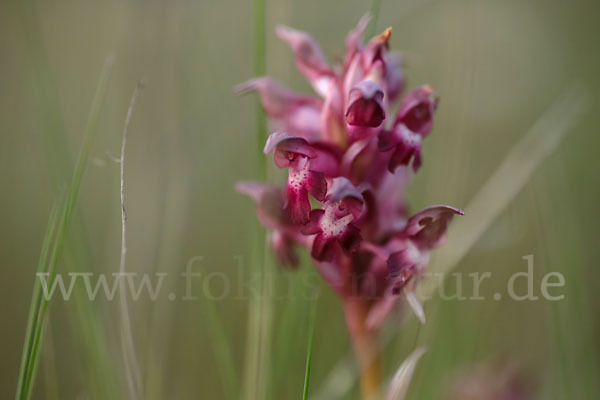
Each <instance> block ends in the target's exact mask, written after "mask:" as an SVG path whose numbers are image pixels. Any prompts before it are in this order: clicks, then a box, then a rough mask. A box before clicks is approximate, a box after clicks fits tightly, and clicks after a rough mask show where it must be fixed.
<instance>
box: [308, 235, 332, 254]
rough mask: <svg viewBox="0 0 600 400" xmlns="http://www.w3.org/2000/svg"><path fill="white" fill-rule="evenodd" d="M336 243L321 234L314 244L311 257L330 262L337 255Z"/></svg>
mask: <svg viewBox="0 0 600 400" xmlns="http://www.w3.org/2000/svg"><path fill="white" fill-rule="evenodd" d="M334 244H335V241H334V240H332V239H331V238H327V237H325V235H323V234H322V233H319V234H318V235H317V236H316V237H315V240H314V242H313V245H312V249H311V252H310V255H311V256H312V257H313V258H314V259H315V260H318V261H330V260H332V259H333V256H334V254H335V247H334Z"/></svg>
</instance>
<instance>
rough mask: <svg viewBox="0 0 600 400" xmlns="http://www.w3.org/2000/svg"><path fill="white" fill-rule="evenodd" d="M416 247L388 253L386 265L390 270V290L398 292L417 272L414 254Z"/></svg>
mask: <svg viewBox="0 0 600 400" xmlns="http://www.w3.org/2000/svg"><path fill="white" fill-rule="evenodd" d="M415 251H417V250H416V249H412V248H409V247H407V248H405V249H403V250H400V251H397V252H395V253H392V254H390V256H389V257H388V260H387V266H388V269H389V271H390V280H391V285H392V292H393V293H394V294H399V293H400V291H401V290H402V288H404V286H406V284H408V282H409V281H410V280H411V279H412V278H413V276H414V275H415V273H416V272H417V267H416V264H415V262H416V260H415V255H414V254H413V253H414V252H415Z"/></svg>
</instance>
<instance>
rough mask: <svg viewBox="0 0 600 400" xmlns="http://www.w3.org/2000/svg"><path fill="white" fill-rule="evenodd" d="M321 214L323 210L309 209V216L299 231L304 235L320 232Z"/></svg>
mask: <svg viewBox="0 0 600 400" xmlns="http://www.w3.org/2000/svg"><path fill="white" fill-rule="evenodd" d="M323 214H325V210H320V209H317V210H311V212H310V218H309V220H308V222H307V223H306V225H304V226H303V227H302V230H301V232H302V233H303V234H305V235H314V234H315V233H319V232H321V227H320V226H319V222H320V221H321V217H322V216H323Z"/></svg>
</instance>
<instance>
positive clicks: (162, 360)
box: [0, 0, 600, 399]
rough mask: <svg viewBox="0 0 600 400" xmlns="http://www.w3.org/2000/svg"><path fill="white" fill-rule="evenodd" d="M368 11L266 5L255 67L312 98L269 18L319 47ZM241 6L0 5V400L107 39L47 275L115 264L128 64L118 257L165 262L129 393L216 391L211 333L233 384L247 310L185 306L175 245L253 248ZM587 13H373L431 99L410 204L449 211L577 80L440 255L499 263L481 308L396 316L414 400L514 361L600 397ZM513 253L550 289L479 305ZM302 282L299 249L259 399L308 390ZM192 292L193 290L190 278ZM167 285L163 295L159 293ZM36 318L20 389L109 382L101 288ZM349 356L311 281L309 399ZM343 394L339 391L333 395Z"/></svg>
mask: <svg viewBox="0 0 600 400" xmlns="http://www.w3.org/2000/svg"><path fill="white" fill-rule="evenodd" d="M368 8H369V3H368V2H367V1H359V0H353V1H344V2H323V1H319V0H303V1H301V2H300V1H291V0H280V1H269V0H267V71H268V74H269V75H271V76H274V77H275V78H277V79H279V80H280V81H282V82H284V83H286V84H287V85H289V86H291V87H293V88H295V89H298V90H300V91H309V87H308V85H307V84H306V83H304V81H303V79H302V77H301V76H300V74H299V73H298V72H297V71H296V70H295V67H294V65H293V59H292V56H291V53H290V51H289V49H288V48H287V47H286V46H285V44H283V43H281V42H280V41H279V40H277V38H276V37H275V35H274V33H273V31H274V29H273V28H274V26H275V25H276V24H278V23H283V24H287V25H291V26H293V27H296V28H299V29H302V30H306V31H309V32H310V33H311V34H313V35H314V37H315V38H316V39H317V40H318V41H319V42H320V43H321V45H322V47H323V49H324V51H325V53H326V54H327V55H328V57H329V59H330V60H335V59H336V57H337V58H339V56H340V55H341V54H342V51H343V39H344V36H345V33H346V32H347V31H348V30H349V29H351V28H352V27H353V26H354V25H355V24H356V22H357V21H358V19H359V18H360V16H362V15H363V14H364V13H365V12H366V11H367V10H368ZM252 15H253V11H252V2H250V1H239V0H238V1H232V0H222V1H186V0H177V1H157V0H149V1H113V0H109V1H102V2H98V1H90V0H76V1H75V0H55V1H14V2H10V1H3V2H2V3H1V4H0V53H1V57H0V82H1V83H2V84H1V87H2V90H1V92H0V135H1V144H0V171H1V172H0V188H1V189H0V190H1V193H2V195H1V196H0V221H1V222H0V261H1V268H2V269H1V271H2V277H1V279H0V304H1V307H0V310H1V314H0V318H1V321H2V328H1V329H0V338H1V340H0V346H1V349H2V350H1V354H2V357H1V359H0V371H1V373H0V397H2V398H10V397H12V396H14V393H15V388H16V383H17V375H18V369H19V363H20V358H21V351H22V346H23V341H24V333H25V327H26V323H27V315H28V310H29V303H30V299H31V291H32V287H33V283H34V278H35V271H36V267H37V259H38V257H39V252H40V246H41V242H42V238H43V235H44V230H45V226H46V223H47V220H48V215H49V212H50V209H51V206H52V204H53V202H54V199H55V197H56V193H57V187H59V186H60V182H66V181H67V179H68V178H69V177H70V174H71V171H72V168H73V165H74V160H75V157H76V154H77V151H78V149H79V147H80V144H81V140H82V133H83V130H84V127H85V123H86V119H87V117H88V113H89V109H90V105H91V102H92V97H93V94H94V90H95V87H96V85H97V81H98V78H99V74H100V71H101V69H102V65H103V64H104V61H105V59H106V57H107V56H108V55H109V54H114V56H115V62H114V67H113V68H112V72H111V76H110V81H109V86H108V92H107V98H106V101H105V104H104V107H103V109H102V113H101V115H100V119H99V126H98V136H97V140H96V142H95V144H94V147H93V150H92V154H91V162H90V164H89V166H88V168H87V170H86V173H85V176H84V179H83V185H82V192H81V197H80V201H79V204H78V212H77V213H76V216H75V220H74V223H73V229H72V230H71V232H72V235H71V237H70V238H69V240H68V244H67V250H66V251H65V255H64V256H63V258H62V261H61V263H60V264H59V272H63V273H66V272H69V271H90V272H96V273H100V272H105V273H111V272H115V271H117V270H118V263H119V249H120V247H119V246H120V236H119V235H120V208H119V167H118V165H117V164H115V163H114V162H113V161H112V160H111V158H112V157H113V156H116V155H118V154H119V150H120V143H121V133H122V127H123V122H124V119H125V113H126V110H127V106H128V103H129V99H130V96H131V93H132V90H133V88H134V87H135V85H136V82H137V81H138V80H140V79H143V80H145V82H146V88H145V89H144V91H143V92H142V93H141V95H140V99H139V103H138V106H137V108H136V109H135V111H134V115H133V122H132V125H131V130H130V132H129V142H128V153H127V156H126V178H125V179H126V191H127V192H126V196H127V197H126V203H127V204H126V205H127V209H128V234H129V236H128V251H129V252H128V259H127V266H128V269H129V270H132V271H137V272H149V273H154V272H167V273H169V277H168V278H166V279H165V281H164V284H163V285H164V287H163V289H161V295H160V296H159V298H158V300H157V301H155V302H152V301H149V300H148V299H147V298H144V297H142V298H141V299H140V301H138V302H133V303H132V310H133V330H134V334H135V342H136V346H137V351H138V354H139V357H140V359H141V365H142V370H143V373H144V385H145V388H146V389H145V390H146V397H147V398H155V399H159V398H171V399H191V398H206V399H214V398H228V397H227V396H231V393H232V392H231V389H232V388H231V385H232V383H231V381H228V380H227V379H223V375H224V374H223V371H222V370H221V369H220V368H219V366H220V365H221V363H220V362H219V357H222V355H223V353H222V351H221V352H220V350H219V349H221V350H222V349H223V344H224V343H226V344H227V346H226V347H228V348H229V349H230V351H231V354H232V359H233V365H234V369H235V373H236V375H237V379H238V380H241V377H240V376H241V374H242V371H243V360H244V352H245V347H246V320H247V310H248V302H247V301H246V300H243V299H236V298H235V296H227V297H226V298H225V299H223V300H221V301H218V302H215V303H214V304H211V305H208V306H207V304H206V302H207V300H206V299H205V298H202V297H201V298H199V300H197V301H181V300H180V299H179V297H181V295H182V294H183V293H184V290H185V288H184V282H183V280H182V279H181V278H179V274H180V273H181V272H183V271H184V269H185V265H186V262H187V261H188V260H189V259H190V258H192V257H194V256H203V257H204V259H203V261H202V263H201V265H202V268H203V269H204V271H205V272H211V271H221V272H224V273H225V274H227V275H228V276H231V277H232V282H233V283H235V282H236V279H239V278H238V277H237V274H238V273H239V268H238V267H237V266H238V261H236V260H238V259H236V258H235V257H241V259H242V260H244V263H245V265H248V264H249V263H250V253H251V246H252V242H253V238H252V236H253V234H254V230H253V224H254V221H255V214H254V208H253V206H252V204H251V202H250V201H249V200H248V199H247V198H244V197H243V196H241V195H238V194H236V193H235V192H234V191H233V185H234V183H235V182H236V181H238V180H242V179H253V178H256V176H257V173H256V172H255V171H256V166H257V154H256V151H255V149H256V147H257V144H256V142H255V138H256V132H255V126H256V123H255V103H254V101H253V99H251V98H250V97H243V98H238V97H235V96H234V95H233V94H232V87H233V86H234V85H235V84H237V83H240V82H243V81H245V80H247V79H248V78H250V77H252V73H253V72H252V71H253V61H252V58H253V45H252V44H253V42H252V34H253V19H252ZM599 16H600V3H598V2H597V1H592V0H589V1H586V0H576V1H560V0H529V1H522V0H502V1H499V0H495V1H494V0H447V1H446V0H445V1H440V0H431V1H425V0H421V1H416V0H401V1H396V0H394V1H392V0H383V2H382V6H381V12H380V15H379V20H378V23H377V28H378V30H379V29H383V28H385V27H388V26H391V27H393V37H392V42H391V43H392V47H393V48H394V49H396V50H402V51H404V52H405V53H406V55H407V59H408V66H407V69H406V74H407V77H408V83H409V86H411V87H413V86H416V85H418V84H422V83H431V84H432V85H433V86H434V87H435V88H436V89H437V91H438V93H439V95H440V97H441V103H440V107H439V113H438V115H437V119H436V127H435V129H434V131H433V134H432V135H431V136H430V137H429V138H428V139H427V141H426V144H425V148H424V157H425V164H424V167H423V168H422V170H421V172H420V173H419V175H418V176H417V177H416V179H415V180H414V183H413V184H412V186H411V189H410V199H411V204H412V205H413V208H414V209H420V208H421V207H423V206H426V205H429V204H437V203H445V204H452V205H456V206H458V207H464V206H466V205H467V204H468V203H469V200H470V199H471V198H472V197H473V196H474V195H475V194H476V193H477V192H478V190H479V189H480V188H481V187H482V186H483V185H484V184H485V183H486V182H487V181H488V178H489V177H490V175H491V174H492V173H493V172H494V171H495V169H496V168H497V166H498V165H499V164H500V163H501V161H502V160H503V159H504V157H505V156H506V154H508V153H509V151H510V150H511V148H512V146H513V145H514V144H515V143H516V142H517V141H518V140H519V139H520V138H522V137H523V135H525V133H526V132H527V131H528V130H529V129H530V128H531V127H532V126H533V124H534V123H535V122H536V121H537V120H538V119H539V118H540V116H541V115H542V114H543V113H544V112H545V110H547V109H548V107H550V105H551V104H552V103H553V102H554V100H555V99H557V98H559V97H560V96H561V94H562V93H564V92H565V90H567V89H568V88H569V87H570V86H571V84H572V83H574V82H578V83H579V85H580V87H582V88H583V91H582V92H579V93H586V94H587V97H586V99H584V100H583V103H585V105H586V106H587V112H586V113H585V114H584V115H583V116H582V117H581V118H579V119H578V120H577V122H576V124H575V125H574V127H573V128H572V129H570V131H569V134H568V135H567V137H566V138H565V140H564V141H563V142H562V144H561V145H560V146H559V149H558V150H557V151H556V152H555V153H554V154H552V155H551V156H550V157H549V158H548V159H547V160H546V161H545V162H544V163H543V164H542V165H541V166H540V167H539V169H538V171H537V172H536V173H535V174H534V176H533V178H532V179H531V180H530V181H529V182H528V183H527V185H526V186H525V187H524V188H523V190H522V191H520V193H519V194H518V195H517V196H516V198H515V199H514V201H512V202H511V203H510V204H509V205H508V207H506V208H505V209H504V210H503V212H502V214H501V215H500V217H499V218H498V219H496V220H495V222H494V223H493V224H492V225H491V226H489V229H487V230H486V232H485V234H483V235H482V236H481V237H480V238H479V240H478V241H477V243H476V245H475V246H474V247H473V248H472V249H471V250H470V252H469V253H468V254H467V256H466V257H465V258H463V259H462V260H461V262H460V263H459V265H458V266H457V271H460V272H464V273H470V272H474V271H492V272H493V274H494V276H493V279H491V280H489V282H487V283H486V285H483V286H482V294H483V295H484V296H486V297H487V298H488V300H486V301H466V302H465V301H440V300H439V298H437V297H436V298H434V300H432V301H431V302H429V303H427V304H426V306H425V312H426V314H427V317H428V323H427V324H426V325H425V326H420V324H419V323H418V322H417V321H416V319H415V318H406V319H405V320H404V321H401V320H399V319H398V320H396V321H394V322H392V324H395V325H394V326H393V328H394V329H390V330H388V331H389V332H392V333H391V334H390V335H388V336H391V339H390V340H389V341H388V343H387V345H386V346H385V348H384V361H385V365H386V372H387V373H388V374H391V373H393V371H394V370H395V369H396V368H397V367H398V365H399V364H400V362H401V361H402V360H403V359H404V358H405V357H406V356H407V355H408V354H409V353H410V352H411V351H412V350H413V349H414V348H415V346H417V345H425V346H427V347H428V352H427V354H426V355H425V356H424V358H423V359H422V361H421V363H420V364H419V366H418V368H417V370H416V374H415V377H414V380H413V382H412V384H411V388H410V393H409V396H410V398H414V399H432V398H440V399H444V398H448V394H449V393H450V389H449V388H451V387H452V385H453V383H452V382H455V378H456V377H457V376H465V375H469V373H470V371H472V370H473V369H474V368H490V370H493V371H497V370H504V369H505V368H513V369H514V370H516V371H518V372H517V375H518V379H519V380H522V381H523V382H525V383H524V385H526V386H528V387H531V388H533V389H534V390H535V393H536V397H535V398H539V399H597V398H600V389H599V385H600V383H599V381H598V377H599V376H600V369H599V367H598V363H599V359H600V352H599V348H600V347H599V344H600V343H599V340H600V318H598V310H599V309H600V298H599V297H598V296H597V293H598V289H599V287H598V282H599V278H600V272H599V271H598V268H597V267H598V266H597V260H598V259H599V258H600V247H599V246H598V239H599V235H598V231H597V230H598V221H599V218H600V208H599V207H598V203H599V202H600V159H599V158H598V146H599V145H600V137H599V135H598V133H599V132H598V126H600V113H599V112H598V111H599V110H598V103H597V100H596V98H597V96H596V94H597V93H598V91H599V89H600V78H599V76H598V71H599V70H600V52H599V51H598V37H599V35H600V26H599V25H598V17H599ZM557 111H558V112H556V113H555V115H554V116H553V117H554V118H555V119H556V121H560V120H561V113H560V110H557ZM519 172H520V171H518V170H516V171H515V177H517V176H518V174H519ZM270 175H271V176H272V180H274V181H276V180H279V179H281V176H280V175H279V174H277V173H276V172H275V171H272V172H271V173H270ZM515 179H516V178H515ZM505 195H506V193H505V192H504V191H502V190H499V191H498V192H497V196H498V197H499V198H501V197H502V196H505ZM465 218H469V217H468V215H467V216H466V217H465ZM457 239H459V238H453V239H452V240H453V241H452V242H451V243H449V245H451V244H452V243H456V242H455V241H454V240H457ZM529 254H533V255H534V257H535V268H536V269H535V277H536V280H535V282H536V290H537V294H539V283H540V282H541V277H543V275H544V274H545V273H547V272H549V271H557V272H561V273H562V274H563V275H564V276H565V280H566V286H565V287H564V288H563V293H564V294H565V299H564V300H561V301H558V302H548V301H537V302H515V301H513V300H510V299H508V298H506V296H505V298H506V299H503V300H501V301H494V300H493V299H492V297H491V296H492V294H493V293H496V292H501V291H502V290H503V288H504V287H505V286H506V282H507V280H508V278H509V276H510V275H511V274H513V273H515V272H517V271H522V270H525V266H526V263H525V261H524V260H523V259H522V257H523V256H525V255H529ZM311 274H314V270H313V269H312V266H311V265H310V263H309V262H304V264H303V265H302V267H301V268H300V270H299V271H295V272H289V271H287V272H286V271H282V272H281V273H280V274H279V275H278V278H277V280H276V282H275V287H277V288H279V290H280V291H281V293H279V294H280V296H279V297H278V298H277V299H276V300H274V301H273V319H272V328H273V331H272V332H273V333H272V339H271V341H270V343H271V344H272V351H271V364H270V366H269V368H270V370H271V374H270V379H269V382H270V383H269V387H270V392H271V395H270V397H271V398H274V399H275V398H276V399H287V398H299V397H300V394H301V391H302V383H303V380H304V363H305V357H306V340H307V329H306V326H307V320H308V309H309V305H310V302H309V301H308V300H306V299H304V298H300V297H297V296H296V297H294V296H288V295H287V294H289V293H291V292H292V291H293V290H292V288H294V287H296V288H298V287H300V283H299V282H300V280H302V279H305V278H306V277H307V276H308V277H309V278H310V275H311ZM215 285H217V286H218V282H215ZM294 285H296V286H294ZM468 286H469V285H468V282H467V283H465V287H467V288H468ZM218 289H219V288H218V287H215V292H216V291H217V290H218ZM194 290H195V291H196V292H197V293H200V292H201V290H202V282H201V280H200V281H199V282H197V283H196V284H195V287H194ZM169 292H174V293H177V294H178V299H177V300H175V301H169V300H168V299H167V296H166V294H167V293H169ZM212 311H216V313H214V312H212ZM49 315H50V318H49V321H50V323H49V324H48V325H47V326H46V335H45V337H44V343H43V344H44V347H43V354H42V361H41V363H40V368H39V372H38V379H37V383H36V386H35V392H34V398H40V399H42V398H61V399H70V398H109V397H105V396H107V395H105V393H109V392H111V393H117V394H116V397H117V398H118V397H121V396H122V397H126V395H125V394H124V393H125V392H124V390H123V386H122V379H121V377H122V367H121V356H120V350H119V348H120V347H119V340H118V338H119V330H118V326H119V325H118V307H117V302H116V301H113V302H108V301H101V300H99V301H95V302H92V303H90V302H85V301H84V302H81V301H80V302H77V301H75V300H73V299H72V300H70V301H67V302H65V301H62V300H60V299H57V301H54V302H53V304H52V305H51V309H50V314H49ZM215 318H216V319H217V320H218V321H219V322H220V325H221V326H222V328H223V329H222V331H221V332H220V333H215V329H214V326H215V325H214V322H215ZM397 328H399V329H397ZM388 331H386V332H388ZM219 346H221V347H219ZM215 349H216V351H215ZM349 351H350V344H349V341H348V338H347V335H346V332H345V326H344V320H343V315H342V313H341V310H340V305H339V301H338V299H337V298H336V297H335V295H333V294H332V293H331V292H330V291H329V290H328V289H327V288H325V287H323V290H322V291H321V297H320V298H319V301H318V310H317V321H316V331H315V342H314V350H313V352H314V353H313V370H312V381H311V393H314V394H317V393H319V391H321V390H323V388H324V387H325V386H324V385H327V384H331V379H330V376H331V375H330V373H331V371H332V370H334V368H335V367H336V366H338V365H340V364H339V363H340V360H344V359H347V355H348V353H349ZM507 365H509V367H507ZM225 375H227V374H225ZM499 375H500V373H498V375H494V376H499ZM351 382H352V381H351ZM334 386H335V385H334ZM342 386H344V385H342ZM235 390H236V389H234V391H233V393H235ZM357 393H358V390H357V387H356V385H355V384H351V385H350V388H349V390H348V391H347V393H346V394H345V395H344V397H343V398H348V399H353V398H357V396H358V395H357ZM234 396H235V395H234Z"/></svg>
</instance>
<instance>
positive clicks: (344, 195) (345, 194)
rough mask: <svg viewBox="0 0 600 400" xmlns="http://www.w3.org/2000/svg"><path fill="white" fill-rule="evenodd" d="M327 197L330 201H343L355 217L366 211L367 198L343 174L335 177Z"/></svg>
mask: <svg viewBox="0 0 600 400" xmlns="http://www.w3.org/2000/svg"><path fill="white" fill-rule="evenodd" d="M326 199H327V202H329V203H338V202H343V205H344V207H346V208H347V209H348V212H350V213H351V214H352V215H353V217H354V219H357V218H359V217H360V216H361V215H362V213H363V211H364V210H363V208H364V202H365V200H364V198H363V195H362V193H361V191H360V190H359V189H358V188H357V187H356V186H354V185H353V184H352V182H350V181H349V180H348V178H345V177H343V176H340V177H337V178H334V179H333V181H332V183H331V187H330V188H329V190H328V191H327V196H326Z"/></svg>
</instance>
